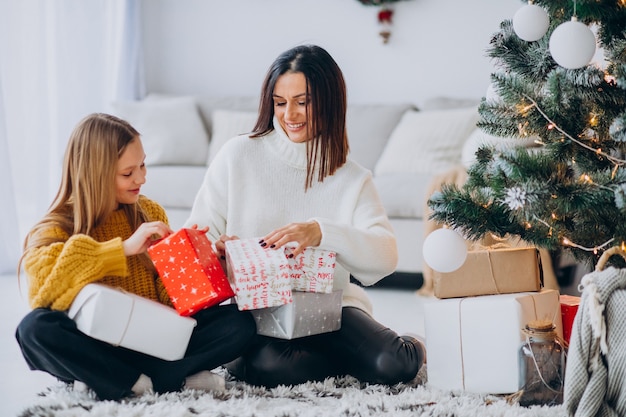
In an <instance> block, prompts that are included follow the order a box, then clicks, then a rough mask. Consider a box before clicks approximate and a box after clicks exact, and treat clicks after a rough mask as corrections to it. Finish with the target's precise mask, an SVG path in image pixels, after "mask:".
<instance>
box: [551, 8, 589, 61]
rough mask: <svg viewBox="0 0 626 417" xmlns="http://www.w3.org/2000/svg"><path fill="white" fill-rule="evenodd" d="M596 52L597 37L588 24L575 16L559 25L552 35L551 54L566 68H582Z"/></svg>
mask: <svg viewBox="0 0 626 417" xmlns="http://www.w3.org/2000/svg"><path fill="white" fill-rule="evenodd" d="M595 53H596V37H595V36H594V34H593V32H592V31H591V29H589V27H588V26H587V25H585V24H583V23H581V22H579V21H577V20H576V19H575V18H572V20H571V21H569V22H565V23H563V24H561V25H559V26H558V27H557V28H556V29H554V32H552V36H550V54H552V58H554V60H555V61H556V63H557V64H559V65H560V66H562V67H564V68H568V69H576V68H582V67H584V66H585V65H587V64H589V62H590V61H591V58H593V55H594V54H595Z"/></svg>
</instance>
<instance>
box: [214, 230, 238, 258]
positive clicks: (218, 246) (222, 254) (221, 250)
mask: <svg viewBox="0 0 626 417" xmlns="http://www.w3.org/2000/svg"><path fill="white" fill-rule="evenodd" d="M236 239H239V237H238V236H226V235H222V236H220V238H219V240H217V241H216V242H215V250H217V256H219V258H220V259H222V260H224V259H226V241H228V240H236Z"/></svg>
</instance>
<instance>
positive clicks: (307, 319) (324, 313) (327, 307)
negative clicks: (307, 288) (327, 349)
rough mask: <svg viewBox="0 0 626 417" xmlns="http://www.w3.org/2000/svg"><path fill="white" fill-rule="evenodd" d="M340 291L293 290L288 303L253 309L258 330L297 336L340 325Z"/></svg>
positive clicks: (279, 334) (261, 332) (285, 336)
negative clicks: (291, 298)
mask: <svg viewBox="0 0 626 417" xmlns="http://www.w3.org/2000/svg"><path fill="white" fill-rule="evenodd" d="M341 295H342V291H341V290H338V291H333V292H331V293H329V294H322V293H312V292H302V291H293V292H292V297H293V302H292V303H290V304H286V305H282V306H277V307H270V308H261V309H258V310H254V311H253V312H252V315H253V317H254V320H255V321H256V324H257V333H258V334H261V335H265V336H271V337H277V338H280V339H296V338H299V337H306V336H312V335H314V334H320V333H329V332H334V331H336V330H339V329H340V328H341Z"/></svg>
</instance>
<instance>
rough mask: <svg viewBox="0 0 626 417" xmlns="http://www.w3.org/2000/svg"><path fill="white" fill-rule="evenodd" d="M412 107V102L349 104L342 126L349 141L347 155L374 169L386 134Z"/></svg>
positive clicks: (387, 137) (388, 133)
mask: <svg viewBox="0 0 626 417" xmlns="http://www.w3.org/2000/svg"><path fill="white" fill-rule="evenodd" d="M411 109H415V106H413V105H412V104H408V103H406V104H349V105H348V110H347V112H346V129H347V130H348V140H349V143H350V158H351V159H353V160H355V161H356V162H358V163H359V164H361V165H363V166H364V167H365V168H367V169H369V170H372V171H373V170H374V167H375V165H376V161H377V160H378V158H379V157H380V154H381V153H382V151H383V149H384V148H385V145H386V144H387V141H388V140H389V135H391V132H392V131H393V129H394V128H395V127H396V125H397V124H398V122H399V121H400V119H401V118H402V115H403V114H404V113H405V112H406V111H407V110H411Z"/></svg>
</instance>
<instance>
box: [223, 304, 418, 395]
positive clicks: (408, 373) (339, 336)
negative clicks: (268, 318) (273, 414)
mask: <svg viewBox="0 0 626 417" xmlns="http://www.w3.org/2000/svg"><path fill="white" fill-rule="evenodd" d="M425 355H426V352H425V350H424V347H423V345H422V344H421V343H419V342H418V341H417V340H415V339H413V338H411V337H405V336H398V334H397V333H396V332H394V331H393V330H390V329H389V328H387V327H385V326H383V325H382V324H380V323H378V322H377V321H375V320H374V319H373V318H372V317H371V316H369V315H368V314H367V313H365V312H364V311H362V310H360V309H358V308H354V307H344V308H343V309H342V315H341V329H340V330H338V331H335V332H332V333H324V334H319V335H314V336H308V337H303V338H298V339H293V340H283V339H276V338H271V337H265V336H257V337H256V338H255V341H254V343H253V344H252V346H251V347H250V348H249V349H248V350H247V351H246V352H245V353H244V354H243V356H242V357H240V358H238V359H236V360H234V361H233V362H231V363H228V364H227V365H226V368H227V369H228V371H229V372H230V373H231V374H233V375H234V376H236V377H237V378H239V379H241V380H244V381H246V382H248V383H250V384H253V385H263V386H267V387H274V386H277V385H279V384H285V385H290V384H299V383H303V382H306V381H321V380H323V379H325V378H327V377H330V376H340V375H352V376H354V377H356V378H357V379H359V380H360V381H363V382H370V383H380V384H388V385H393V384H396V383H399V382H407V381H410V380H411V379H413V378H414V377H415V376H416V374H417V372H418V371H419V369H420V367H421V366H422V364H423V362H424V358H425Z"/></svg>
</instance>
